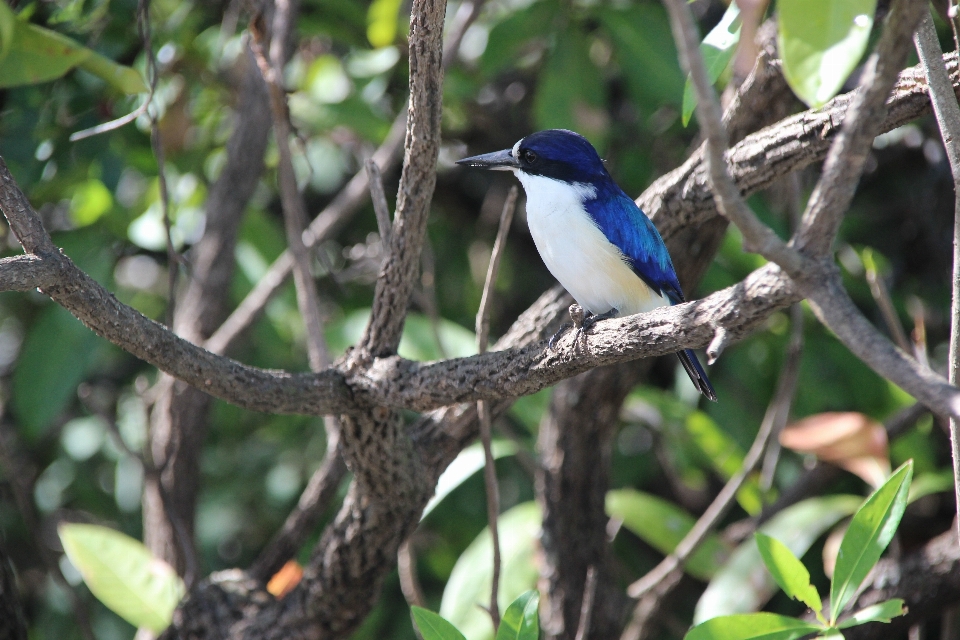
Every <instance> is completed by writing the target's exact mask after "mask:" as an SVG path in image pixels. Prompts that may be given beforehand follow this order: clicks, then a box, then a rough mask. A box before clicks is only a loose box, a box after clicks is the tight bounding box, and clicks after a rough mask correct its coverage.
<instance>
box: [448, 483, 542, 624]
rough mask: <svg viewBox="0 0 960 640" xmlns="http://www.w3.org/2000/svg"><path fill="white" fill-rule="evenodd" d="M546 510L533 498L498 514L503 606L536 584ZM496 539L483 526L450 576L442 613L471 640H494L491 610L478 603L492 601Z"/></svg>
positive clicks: (501, 605)
mask: <svg viewBox="0 0 960 640" xmlns="http://www.w3.org/2000/svg"><path fill="white" fill-rule="evenodd" d="M541 524H542V516H541V514H540V507H539V506H537V503H535V502H524V503H521V504H518V505H517V506H515V507H513V508H512V509H510V510H508V511H505V512H504V513H502V514H500V518H499V531H500V557H501V573H500V595H499V605H500V610H501V611H503V610H504V609H506V608H507V606H508V605H509V604H510V603H511V602H513V601H514V600H515V599H516V598H517V597H518V596H519V595H520V594H522V593H523V592H525V591H528V590H530V589H533V588H534V587H535V586H536V584H537V579H538V578H539V575H540V573H539V571H538V568H537V565H536V564H535V556H536V553H537V548H538V542H537V540H538V536H539V534H540V526H541ZM492 567H493V544H492V543H491V541H490V530H489V529H488V528H485V529H484V530H483V531H482V532H481V533H480V535H479V536H477V537H476V539H474V541H473V542H472V543H470V546H469V547H467V549H466V550H465V551H464V552H463V553H462V554H461V555H460V558H459V559H458V560H457V564H456V565H454V567H453V571H452V572H451V573H450V579H449V580H447V586H446V587H445V588H444V590H443V599H442V601H441V602H440V615H442V616H443V617H444V618H446V619H447V620H449V621H450V622H451V623H452V624H453V625H455V626H456V627H457V628H458V629H460V631H461V632H463V635H464V636H466V637H467V639H468V640H492V639H493V627H492V626H491V625H490V616H489V615H487V613H486V612H485V611H483V610H482V609H480V608H479V607H478V606H477V605H478V604H482V605H487V604H488V603H489V601H490V582H491V573H492Z"/></svg>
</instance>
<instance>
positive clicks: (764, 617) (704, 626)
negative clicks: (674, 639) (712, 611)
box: [683, 613, 822, 640]
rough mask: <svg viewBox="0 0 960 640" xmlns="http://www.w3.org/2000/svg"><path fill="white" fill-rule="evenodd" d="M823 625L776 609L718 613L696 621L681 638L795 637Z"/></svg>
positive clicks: (777, 639) (768, 639) (745, 639)
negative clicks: (782, 613)
mask: <svg viewBox="0 0 960 640" xmlns="http://www.w3.org/2000/svg"><path fill="white" fill-rule="evenodd" d="M821 629H822V627H820V626H818V625H814V624H811V623H809V622H804V621H803V620H798V619H796V618H790V617H788V616H780V615H777V614H775V613H747V614H740V615H735V616H720V617H718V618H713V619H711V620H707V621H706V622H703V623H701V624H698V625H697V626H695V627H694V628H693V629H691V630H690V631H689V632H687V635H685V636H684V637H683V639H684V640H761V639H762V640H794V639H795V638H802V637H803V636H806V635H809V634H811V633H815V632H817V631H820V630H821Z"/></svg>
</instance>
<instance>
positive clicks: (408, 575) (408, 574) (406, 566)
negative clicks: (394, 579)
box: [397, 538, 427, 607]
mask: <svg viewBox="0 0 960 640" xmlns="http://www.w3.org/2000/svg"><path fill="white" fill-rule="evenodd" d="M397 573H398V574H399V576H400V591H402V592H403V597H404V598H406V600H407V604H408V605H410V606H414V605H415V606H418V607H425V606H427V605H426V599H425V598H424V597H423V589H421V588H420V580H419V579H418V578H417V556H416V554H415V553H414V551H413V544H412V543H411V538H407V540H406V541H405V542H404V543H403V544H402V545H400V550H399V551H397Z"/></svg>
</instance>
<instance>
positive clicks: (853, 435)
mask: <svg viewBox="0 0 960 640" xmlns="http://www.w3.org/2000/svg"><path fill="white" fill-rule="evenodd" d="M780 444H781V445H783V446H784V447H786V448H787V449H791V450H793V451H796V452H798V453H810V454H813V455H815V456H817V458H819V459H820V460H823V461H824V462H830V463H832V464H835V465H837V466H839V467H841V468H843V469H846V470H847V471H849V472H850V473H853V474H856V475H857V476H859V477H861V478H863V480H864V481H866V482H867V483H869V484H870V485H871V486H874V487H879V486H880V485H881V484H883V482H884V481H885V480H886V479H887V478H888V477H889V476H890V457H889V452H888V446H887V431H886V429H884V428H883V425H882V424H880V423H879V422H877V421H876V420H873V419H871V418H869V417H868V416H865V415H864V414H862V413H856V412H852V411H850V412H830V413H819V414H817V415H813V416H810V417H808V418H804V419H803V420H800V421H798V422H795V423H793V424H792V425H790V426H789V427H787V428H785V429H784V430H783V432H782V433H781V434H780Z"/></svg>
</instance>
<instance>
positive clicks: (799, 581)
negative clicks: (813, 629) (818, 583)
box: [754, 531, 823, 617]
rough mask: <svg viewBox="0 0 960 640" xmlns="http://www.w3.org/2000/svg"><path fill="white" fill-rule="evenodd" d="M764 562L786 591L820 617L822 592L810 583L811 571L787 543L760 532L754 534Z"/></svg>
mask: <svg viewBox="0 0 960 640" xmlns="http://www.w3.org/2000/svg"><path fill="white" fill-rule="evenodd" d="M754 538H755V539H756V541H757V547H758V548H759V550H760V556H761V557H762V558H763V563H764V564H765V565H767V570H768V571H769V572H770V575H772V576H773V579H774V580H776V581H777V584H778V585H780V588H781V589H783V591H784V593H786V594H787V595H788V596H790V597H791V598H793V599H794V600H799V601H800V602H802V603H804V604H805V605H807V606H808V607H810V608H811V609H813V612H814V613H815V614H817V616H818V617H819V616H820V615H821V611H822V610H823V603H822V602H821V601H820V594H819V593H817V589H816V587H814V586H813V585H812V584H810V573H809V572H808V571H807V568H806V567H805V566H803V563H802V562H800V561H799V560H798V559H797V557H796V556H795V555H793V553H792V552H791V551H790V549H788V548H787V546H786V545H785V544H783V543H782V542H780V541H779V540H777V539H776V538H771V537H770V536H768V535H766V534H763V533H760V532H759V531H758V532H757V533H755V534H754Z"/></svg>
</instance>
